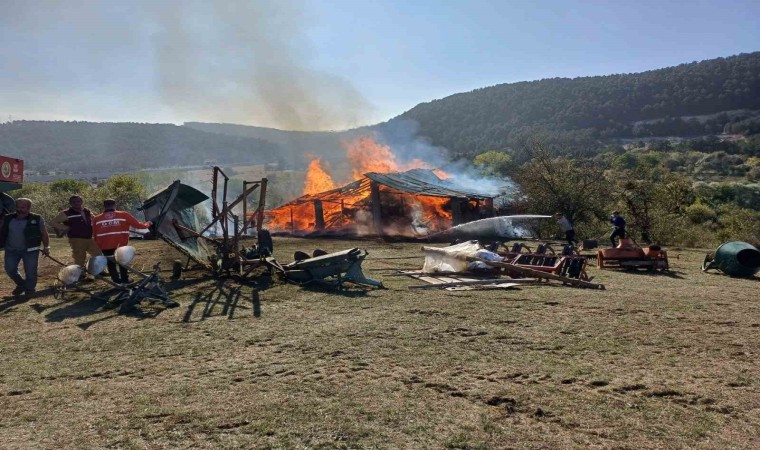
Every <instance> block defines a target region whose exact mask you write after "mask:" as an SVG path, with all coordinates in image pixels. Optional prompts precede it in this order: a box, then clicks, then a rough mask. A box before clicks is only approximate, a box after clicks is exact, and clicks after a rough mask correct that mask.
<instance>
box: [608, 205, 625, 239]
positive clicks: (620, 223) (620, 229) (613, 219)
mask: <svg viewBox="0 0 760 450" xmlns="http://www.w3.org/2000/svg"><path fill="white" fill-rule="evenodd" d="M610 223H611V224H612V233H611V234H610V242H612V246H613V247H616V246H617V244H615V238H616V237H617V238H620V239H625V219H623V216H621V215H620V211H612V216H610Z"/></svg>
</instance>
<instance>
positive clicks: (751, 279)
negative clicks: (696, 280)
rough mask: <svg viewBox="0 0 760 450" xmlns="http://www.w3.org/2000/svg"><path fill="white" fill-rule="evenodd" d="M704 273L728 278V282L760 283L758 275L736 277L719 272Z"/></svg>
mask: <svg viewBox="0 0 760 450" xmlns="http://www.w3.org/2000/svg"><path fill="white" fill-rule="evenodd" d="M702 273H706V274H707V275H717V276H719V277H723V278H726V279H728V280H747V281H760V276H757V275H753V276H751V277H735V276H733V275H728V274H727V273H723V272H717V271H716V272H704V271H703V272H702Z"/></svg>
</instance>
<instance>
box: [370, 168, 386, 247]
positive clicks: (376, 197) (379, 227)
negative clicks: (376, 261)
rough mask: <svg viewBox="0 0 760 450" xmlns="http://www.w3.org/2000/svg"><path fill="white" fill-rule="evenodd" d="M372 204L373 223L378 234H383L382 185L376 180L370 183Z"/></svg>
mask: <svg viewBox="0 0 760 450" xmlns="http://www.w3.org/2000/svg"><path fill="white" fill-rule="evenodd" d="M369 190H370V204H371V208H372V225H373V226H374V227H375V232H376V233H377V235H378V236H382V235H383V223H382V214H383V210H382V205H381V204H380V186H379V185H378V184H377V182H375V181H371V182H370V183H369Z"/></svg>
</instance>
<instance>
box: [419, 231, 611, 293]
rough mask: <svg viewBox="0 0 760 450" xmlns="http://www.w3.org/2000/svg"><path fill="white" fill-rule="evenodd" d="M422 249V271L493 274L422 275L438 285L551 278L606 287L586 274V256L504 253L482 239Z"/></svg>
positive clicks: (577, 284) (592, 287)
mask: <svg viewBox="0 0 760 450" xmlns="http://www.w3.org/2000/svg"><path fill="white" fill-rule="evenodd" d="M422 250H423V251H424V252H425V264H424V266H423V269H422V272H423V273H424V274H427V276H428V277H431V276H432V275H431V274H443V275H446V276H450V274H451V273H462V272H464V273H467V272H469V274H470V276H476V275H480V276H481V277H490V279H487V280H483V279H481V280H477V279H472V278H470V279H458V278H453V279H448V280H440V279H439V280H436V279H435V278H433V279H428V280H426V279H424V278H422V277H419V278H420V279H421V280H423V281H427V282H429V283H431V284H433V286H434V287H446V288H455V287H459V286H467V285H483V286H486V285H499V284H502V283H507V284H508V283H514V284H532V283H536V282H538V281H539V280H547V281H559V282H562V284H563V285H570V286H576V287H584V288H591V289H604V285H601V284H597V283H592V282H591V281H590V279H589V278H588V277H587V276H586V275H585V264H586V261H585V259H583V257H581V256H577V255H564V256H560V255H544V254H535V253H531V254H524V253H520V252H519V249H518V251H517V252H516V253H507V254H504V255H501V254H499V253H496V252H492V251H489V250H486V249H484V248H483V247H482V246H481V245H480V244H479V243H478V241H468V242H462V243H460V244H456V245H452V246H449V247H443V248H439V247H427V246H426V247H422ZM550 256H551V257H550ZM526 258H527V259H526ZM536 258H538V259H536ZM518 261H522V262H527V263H528V265H525V264H520V263H516V262H518ZM542 264H548V265H542ZM571 269H572V270H571ZM500 275H508V276H511V277H513V278H516V277H522V278H520V279H501V280H500V279H499V278H494V277H498V276H500ZM435 276H437V275H435ZM583 278H585V279H583ZM505 287H506V286H505ZM410 288H412V289H418V288H421V287H420V286H414V287H410Z"/></svg>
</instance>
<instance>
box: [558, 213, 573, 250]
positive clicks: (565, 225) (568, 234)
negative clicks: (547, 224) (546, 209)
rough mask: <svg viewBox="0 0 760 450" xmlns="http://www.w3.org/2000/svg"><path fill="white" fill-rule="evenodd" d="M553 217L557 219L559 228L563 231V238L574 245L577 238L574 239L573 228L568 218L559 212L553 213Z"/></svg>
mask: <svg viewBox="0 0 760 450" xmlns="http://www.w3.org/2000/svg"><path fill="white" fill-rule="evenodd" d="M554 218H555V219H556V220H557V224H558V225H559V229H560V230H562V232H563V233H565V240H567V243H568V244H570V245H572V246H575V244H576V243H577V242H578V240H577V239H575V228H573V224H572V223H571V222H570V219H568V218H567V217H566V216H565V215H564V214H562V213H561V212H558V213H555V214H554Z"/></svg>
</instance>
